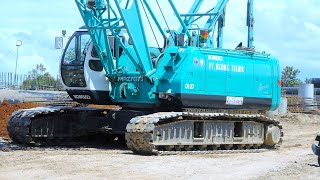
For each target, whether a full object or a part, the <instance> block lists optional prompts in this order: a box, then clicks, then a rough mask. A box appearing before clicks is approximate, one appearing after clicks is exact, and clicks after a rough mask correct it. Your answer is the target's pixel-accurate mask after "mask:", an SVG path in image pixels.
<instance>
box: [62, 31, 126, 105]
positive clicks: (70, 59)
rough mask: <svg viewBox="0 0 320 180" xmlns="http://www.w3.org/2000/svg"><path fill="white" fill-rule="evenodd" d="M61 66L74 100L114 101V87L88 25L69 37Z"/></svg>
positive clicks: (80, 101)
mask: <svg viewBox="0 0 320 180" xmlns="http://www.w3.org/2000/svg"><path fill="white" fill-rule="evenodd" d="M110 38H112V36H110ZM123 39H124V40H125V38H124V37H123ZM60 69H61V71H60V72H61V77H62V82H63V85H64V88H65V89H66V91H67V93H68V94H69V96H70V97H71V98H72V99H73V100H74V101H76V102H79V103H86V104H110V103H111V100H110V97H109V91H110V89H111V87H110V84H109V81H108V79H107V77H106V71H104V68H103V65H102V63H101V61H100V59H99V57H98V54H97V52H96V51H95V49H94V46H93V43H91V38H90V35H89V33H88V30H87V28H86V27H85V26H83V27H81V28H80V29H79V30H77V31H76V32H74V33H73V35H72V36H71V37H70V39H69V41H68V43H67V45H66V47H65V49H64V52H63V55H62V58H61V63H60Z"/></svg>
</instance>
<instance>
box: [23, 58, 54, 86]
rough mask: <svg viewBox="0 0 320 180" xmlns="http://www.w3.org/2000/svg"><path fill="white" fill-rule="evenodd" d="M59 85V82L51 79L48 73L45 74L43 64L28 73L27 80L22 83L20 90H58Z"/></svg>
mask: <svg viewBox="0 0 320 180" xmlns="http://www.w3.org/2000/svg"><path fill="white" fill-rule="evenodd" d="M59 85H60V83H59V80H57V79H55V78H54V77H52V76H51V74H50V73H49V72H46V68H45V67H44V65H43V64H37V65H36V67H35V68H34V69H32V70H31V71H30V72H29V73H28V78H27V79H26V80H25V81H23V83H22V85H21V87H20V88H21V89H28V90H39V89H47V90H58V89H59Z"/></svg>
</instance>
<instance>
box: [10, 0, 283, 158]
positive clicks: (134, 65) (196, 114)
mask: <svg viewBox="0 0 320 180" xmlns="http://www.w3.org/2000/svg"><path fill="white" fill-rule="evenodd" d="M75 2H76V4H77V6H78V9H79V12H80V14H81V16H82V18H83V20H84V23H85V25H86V28H87V31H86V33H87V34H89V35H90V38H91V40H92V42H90V43H91V46H87V48H86V50H85V51H86V52H91V54H92V52H93V49H94V52H95V54H96V55H97V56H98V58H99V59H100V62H101V66H102V67H103V69H104V70H105V76H106V78H107V82H108V83H109V85H110V86H109V87H110V88H108V91H107V92H108V93H107V94H104V97H101V98H104V99H107V101H105V102H106V103H105V104H113V105H119V106H121V108H122V109H121V110H111V111H108V113H107V114H108V115H105V116H104V115H102V114H103V113H102V111H101V110H96V109H92V108H91V109H90V108H78V109H77V108H72V107H54V108H55V110H52V109H54V108H52V107H51V108H50V109H51V112H49V110H43V111H42V113H36V115H32V117H31V116H30V118H29V119H30V122H31V121H32V122H34V123H29V125H28V128H29V129H31V133H29V134H28V135H29V137H31V138H30V139H28V140H27V143H29V142H34V141H37V140H38V139H41V138H42V140H43V139H48V138H46V137H51V139H55V138H56V135H54V134H59V133H60V134H59V135H61V136H62V137H68V135H67V133H64V132H59V133H58V132H55V130H52V132H50V133H47V134H46V133H43V131H42V129H45V128H47V129H53V127H55V124H57V125H58V124H59V125H61V124H63V122H61V121H63V120H60V121H59V123H56V122H55V120H52V119H53V118H51V120H50V122H52V128H48V127H46V125H44V124H45V122H47V121H48V120H47V119H46V118H47V117H49V115H44V114H45V113H47V114H50V113H56V114H55V115H56V116H62V114H64V116H68V117H69V119H73V117H74V115H71V114H72V113H73V114H79V113H82V116H81V117H79V116H78V117H77V120H74V121H73V122H72V123H71V122H70V123H69V124H67V125H66V124H63V125H61V126H65V127H66V129H72V128H71V127H73V126H72V125H75V124H76V125H77V126H80V125H82V129H81V132H82V135H85V134H86V133H87V132H89V130H88V127H89V125H87V124H90V123H88V121H86V119H90V122H95V123H93V124H95V125H94V126H93V125H90V127H91V129H90V130H91V131H90V132H92V131H93V132H95V131H96V132H98V131H99V132H100V133H101V132H105V133H109V134H113V135H114V134H120V135H124V134H125V138H126V143H127V146H128V147H129V148H130V149H131V150H132V151H133V152H135V153H139V154H158V153H161V152H163V151H173V150H174V151H190V150H195V149H197V150H206V151H207V150H216V149H227V150H229V149H235V150H239V149H252V148H255V149H257V148H262V147H268V148H274V147H275V146H277V145H278V144H279V143H281V136H282V133H281V126H280V125H279V122H278V121H276V120H274V119H270V118H267V117H265V116H263V115H261V114H260V112H264V111H267V110H275V109H276V108H277V107H278V105H279V103H280V88H281V82H280V79H281V77H280V68H279V62H278V60H277V59H276V58H274V57H272V56H271V55H269V54H266V53H260V52H257V51H255V49H254V46H253V41H254V39H253V22H254V20H253V0H248V2H247V26H248V44H247V47H244V46H242V45H239V46H238V47H237V48H236V49H224V48H222V45H223V28H224V26H225V14H226V5H227V3H228V1H227V0H218V1H217V3H216V5H214V4H213V3H212V4H213V5H212V7H210V8H209V9H208V10H206V11H205V12H200V10H201V9H202V8H201V7H202V5H203V3H204V0H195V1H193V3H192V5H191V8H190V9H189V11H188V12H187V13H185V14H181V13H179V12H178V9H177V8H176V6H175V3H174V2H173V1H172V0H167V1H165V2H166V3H167V5H166V8H168V7H169V8H171V10H172V12H173V14H174V16H172V17H171V18H175V19H176V20H177V22H179V28H177V29H176V30H174V28H172V27H170V26H169V23H168V22H167V21H168V16H165V15H164V12H163V7H161V5H163V4H164V3H165V2H164V1H158V0H156V1H152V3H151V1H148V0H139V1H138V0H113V1H111V0H75ZM155 8H156V10H155ZM154 12H158V14H160V15H156V14H155V13H154ZM144 20H147V22H148V23H144ZM201 22H204V23H203V24H204V25H203V26H201ZM163 24H165V26H164V27H163ZM145 25H149V27H150V29H151V31H152V34H153V35H151V36H150V35H146V27H144V26H145ZM165 28H166V30H165ZM124 32H125V33H126V34H127V36H128V38H127V39H126V40H127V41H126V40H125V38H124V35H123V34H124ZM157 34H159V36H157ZM74 37H76V38H75V39H76V42H77V41H80V40H79V39H81V38H80V37H82V36H80V35H74ZM215 38H216V39H215ZM150 39H153V40H154V41H156V42H157V44H158V47H151V46H150V45H149V44H148V40H150ZM159 41H160V42H163V45H161V46H160V43H159ZM76 44H78V45H76V47H77V46H80V45H79V44H81V43H76ZM92 44H93V45H92ZM88 47H89V48H88ZM76 49H77V48H76ZM81 50H82V49H81V48H78V51H79V52H77V53H76V54H78V61H79V62H86V60H85V58H83V57H82V56H80V54H81V53H82V52H81ZM86 54H88V53H86ZM85 56H87V55H85ZM64 57H65V56H63V60H62V61H64V60H65V59H64ZM75 57H77V56H75ZM81 57H82V58H83V59H80V58H81ZM91 58H92V57H91ZM62 64H63V63H62ZM83 66H84V68H82V69H81V67H83ZM89 66H90V64H89ZM61 67H62V69H63V66H61ZM71 67H72V68H71ZM75 67H76V66H73V65H68V68H69V69H68V71H67V72H68V73H71V74H72V71H73V69H77V68H75ZM77 67H79V68H80V69H77V70H75V71H74V74H76V73H79V72H81V73H82V74H83V82H86V83H82V84H81V87H82V86H83V89H84V88H85V87H87V85H88V84H90V83H92V82H90V81H93V80H92V79H93V77H92V76H91V77H90V76H88V73H85V71H86V63H82V64H81V63H80V65H79V66H77ZM90 67H91V66H90ZM86 76H88V77H86ZM62 77H64V76H63V74H62ZM66 77H67V76H66ZM68 77H70V76H68ZM66 81H68V78H66V79H64V82H66ZM81 82H82V81H81ZM71 86H72V85H70V88H69V89H68V88H67V91H68V90H69V91H70V92H71V90H73V89H72V87H71ZM81 87H77V88H78V89H77V88H76V89H77V91H76V92H77V93H78V94H77V93H76V94H74V93H73V94H72V96H73V97H77V98H79V97H88V98H85V99H90V98H91V97H93V96H94V95H86V96H85V95H83V94H81V92H85V91H82V89H81ZM68 93H69V92H68ZM69 94H70V93H69ZM77 98H75V100H77ZM78 100H79V99H78ZM79 101H80V100H79ZM35 111H37V110H32V112H35ZM217 111H218V112H217ZM43 112H45V113H43ZM240 112H246V113H240ZM21 116H22V112H19V113H16V114H15V115H14V116H13V117H12V118H11V119H12V120H11V121H12V122H21V119H22V118H20V117H21ZM38 117H39V118H38ZM40 117H41V118H40ZM43 117H46V118H43ZM70 117H72V118H70ZM84 117H86V118H84ZM40 119H41V120H40ZM74 119H76V118H74ZM65 121H66V122H69V121H70V120H69V121H68V120H65ZM27 124H28V123H27ZM9 126H10V125H9ZM32 126H34V127H32ZM14 127H17V126H15V125H14V123H11V127H9V128H8V129H10V130H11V134H12V137H15V135H16V134H19V133H18V132H17V131H15V130H14ZM93 127H94V128H93ZM56 129H57V128H56ZM58 129H59V128H58ZM78 129H79V128H78ZM78 129H72V132H78ZM67 132H71V130H70V131H67ZM70 134H72V133H69V136H70ZM72 136H76V134H73V135H72ZM19 138H20V136H19ZM19 138H15V139H19ZM22 139H23V138H22ZM24 141H25V140H24Z"/></svg>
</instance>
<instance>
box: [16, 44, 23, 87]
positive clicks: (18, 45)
mask: <svg viewBox="0 0 320 180" xmlns="http://www.w3.org/2000/svg"><path fill="white" fill-rule="evenodd" d="M16 46H17V57H16V68H15V69H14V81H15V86H17V85H18V80H17V79H18V78H17V66H18V58H19V47H20V46H22V41H21V40H17V41H16Z"/></svg>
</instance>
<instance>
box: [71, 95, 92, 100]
mask: <svg viewBox="0 0 320 180" xmlns="http://www.w3.org/2000/svg"><path fill="white" fill-rule="evenodd" d="M73 97H74V98H75V99H91V97H90V96H89V95H73Z"/></svg>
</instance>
